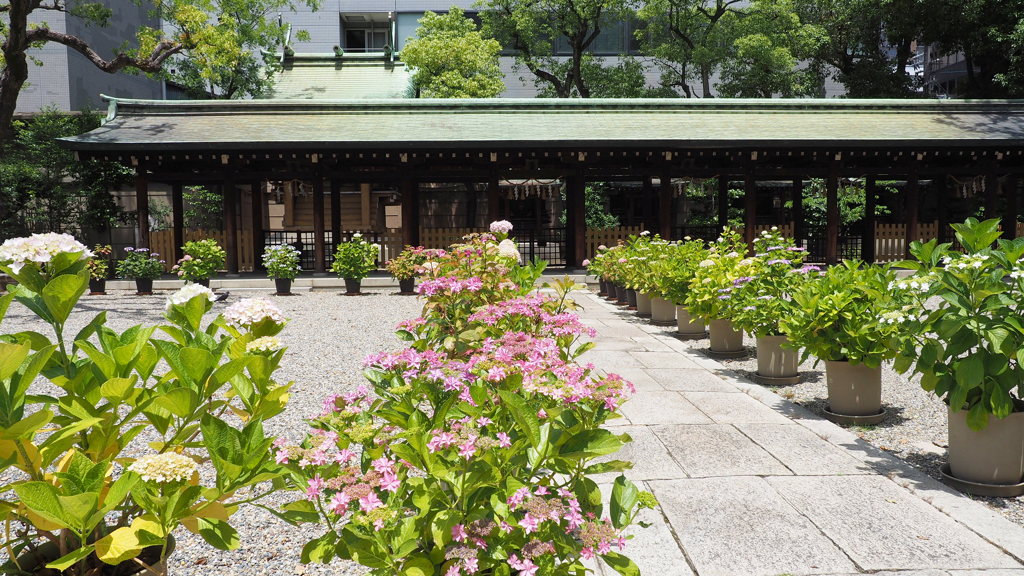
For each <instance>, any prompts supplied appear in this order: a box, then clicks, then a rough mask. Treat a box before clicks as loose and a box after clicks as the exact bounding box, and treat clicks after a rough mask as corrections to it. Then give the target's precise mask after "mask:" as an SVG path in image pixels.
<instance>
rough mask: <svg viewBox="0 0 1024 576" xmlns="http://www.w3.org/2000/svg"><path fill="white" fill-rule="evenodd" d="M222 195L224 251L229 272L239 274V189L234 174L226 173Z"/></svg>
mask: <svg viewBox="0 0 1024 576" xmlns="http://www.w3.org/2000/svg"><path fill="white" fill-rule="evenodd" d="M221 196H222V197H223V198H224V244H226V246H224V251H225V252H227V253H228V258H227V268H228V274H238V191H237V190H235V177H234V175H233V174H225V175H224V183H223V184H222V185H221Z"/></svg>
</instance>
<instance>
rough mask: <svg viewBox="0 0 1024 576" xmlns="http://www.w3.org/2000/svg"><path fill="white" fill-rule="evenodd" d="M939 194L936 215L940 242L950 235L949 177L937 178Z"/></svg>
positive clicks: (937, 193)
mask: <svg viewBox="0 0 1024 576" xmlns="http://www.w3.org/2000/svg"><path fill="white" fill-rule="evenodd" d="M935 188H936V195H937V204H936V215H937V216H938V218H939V229H938V235H939V242H940V243H941V242H942V241H943V238H947V237H949V177H948V176H939V177H938V178H935Z"/></svg>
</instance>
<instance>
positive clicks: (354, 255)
mask: <svg viewBox="0 0 1024 576" xmlns="http://www.w3.org/2000/svg"><path fill="white" fill-rule="evenodd" d="M379 253H380V245H378V244H372V243H370V242H367V241H366V239H365V238H363V235H362V234H360V233H359V232H356V233H355V234H353V235H352V240H351V241H349V242H341V243H339V244H338V248H337V249H336V250H335V251H334V262H333V263H332V264H331V270H332V271H333V272H334V273H335V274H337V275H338V276H339V277H341V278H348V279H350V280H362V279H363V278H366V277H367V276H368V275H369V274H370V272H372V271H374V270H376V268H377V255H378V254H379Z"/></svg>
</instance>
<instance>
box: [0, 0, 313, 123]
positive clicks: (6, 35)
mask: <svg viewBox="0 0 1024 576" xmlns="http://www.w3.org/2000/svg"><path fill="white" fill-rule="evenodd" d="M138 1H139V2H143V3H144V5H145V6H147V7H148V8H149V9H150V12H151V13H152V14H154V15H159V18H160V20H161V22H162V24H163V27H164V30H167V31H168V32H169V33H167V34H165V33H164V30H161V29H159V28H154V27H151V26H145V25H142V26H139V27H138V28H137V29H135V30H132V31H131V37H125V38H124V39H123V40H124V43H123V44H122V47H121V48H119V49H118V50H116V51H115V52H114V54H113V56H111V57H105V56H104V55H103V54H100V53H99V52H97V51H96V50H95V49H94V48H93V47H92V46H90V45H89V43H88V41H86V40H85V39H83V38H82V37H79V36H76V35H74V34H67V33H64V32H60V31H58V30H54V29H51V28H50V27H49V26H48V25H47V24H45V23H42V24H29V17H30V16H33V15H34V16H38V17H40V18H41V19H44V20H45V18H46V15H47V14H55V13H63V14H65V15H66V17H67V18H73V19H78V20H81V21H82V22H84V23H85V24H86V25H88V26H100V27H107V26H109V25H110V23H111V22H110V21H111V18H112V17H113V15H114V12H113V10H112V9H111V8H108V7H107V6H105V5H104V4H102V3H100V2H95V1H89V0H77V1H76V0H48V1H47V2H45V3H44V1H43V0H0V141H9V140H10V139H11V138H12V137H13V135H14V130H13V127H12V120H13V117H14V110H15V107H16V106H17V103H18V95H19V94H20V92H21V89H22V88H23V87H24V85H25V82H26V81H27V80H28V70H29V69H28V66H29V61H30V56H29V54H28V51H29V49H30V48H41V47H43V46H45V45H46V44H49V43H57V44H62V45H64V46H67V47H68V48H70V49H72V50H74V51H76V52H78V53H79V54H81V55H83V56H85V57H86V58H87V59H88V60H89V61H90V62H91V63H92V64H93V65H94V66H96V67H97V68H98V69H100V70H102V71H104V72H108V73H111V74H113V73H117V72H122V71H132V70H134V71H138V72H144V73H150V74H159V73H160V72H161V71H162V70H163V68H164V67H165V65H167V64H168V63H169V61H171V59H172V57H174V56H176V55H182V56H184V57H187V59H188V62H187V63H185V64H182V66H183V69H184V70H186V72H185V75H183V77H190V76H191V75H192V74H193V73H194V74H195V75H197V76H198V77H200V78H202V79H203V81H204V82H205V83H206V84H210V83H213V84H218V83H229V82H231V81H233V80H232V79H231V78H229V76H230V75H229V73H228V71H230V70H234V69H236V67H238V66H240V65H241V64H240V63H243V62H245V61H246V60H247V59H248V58H251V57H252V55H251V54H249V53H248V50H249V49H251V48H253V47H254V46H263V45H268V44H266V42H268V41H269V39H271V38H272V37H273V36H274V31H273V30H272V28H273V26H271V27H270V28H267V27H263V26H257V27H256V28H252V24H253V23H258V22H265V20H266V19H265V16H266V15H267V13H268V12H270V11H271V10H274V9H277V8H283V7H285V6H291V5H292V2H293V0H138ZM303 1H304V2H305V3H307V4H308V5H315V4H314V3H315V2H318V1H319V0H303ZM211 14H217V15H219V16H218V17H217V18H214V17H212V16H211ZM69 28H70V27H69ZM278 30H279V29H278ZM273 39H274V40H280V37H279V36H278V37H276V38H273ZM259 42H264V44H260V43H259ZM271 45H272V44H271ZM244 67H245V66H243V68H244ZM241 78H243V76H239V77H237V78H234V80H239V79H241ZM231 92H232V93H234V94H240V93H245V91H244V90H236V89H234V88H232V90H231Z"/></svg>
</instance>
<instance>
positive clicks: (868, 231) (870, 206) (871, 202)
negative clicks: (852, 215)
mask: <svg viewBox="0 0 1024 576" xmlns="http://www.w3.org/2000/svg"><path fill="white" fill-rule="evenodd" d="M877 193H878V187H877V186H876V185H875V177H874V176H868V177H867V178H865V179H864V222H863V223H862V225H863V227H864V230H863V234H862V235H861V239H860V259H861V260H863V261H865V262H874V261H875V194H877Z"/></svg>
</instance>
